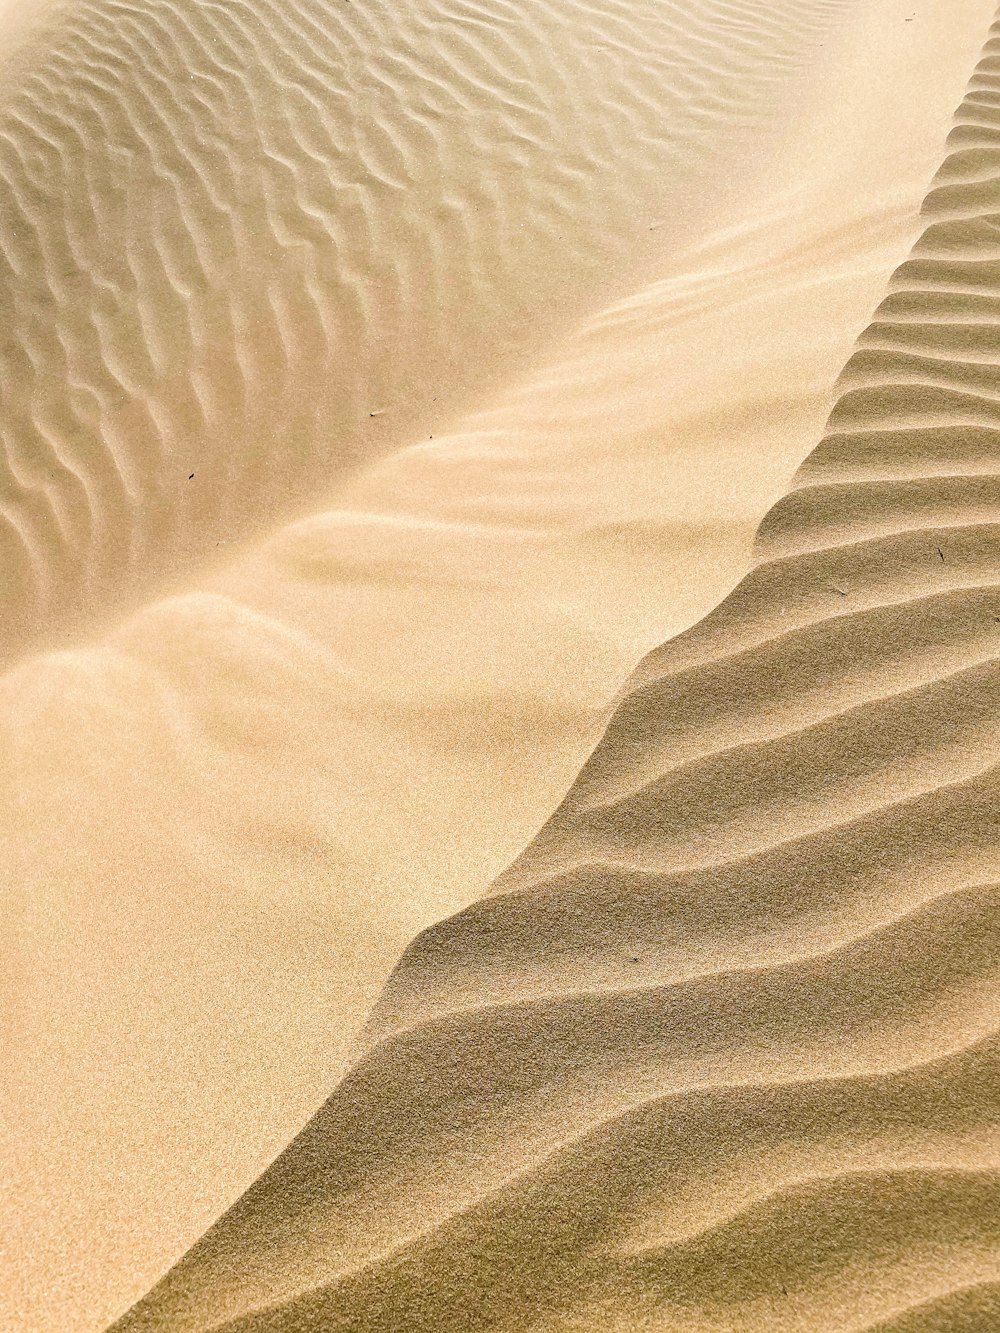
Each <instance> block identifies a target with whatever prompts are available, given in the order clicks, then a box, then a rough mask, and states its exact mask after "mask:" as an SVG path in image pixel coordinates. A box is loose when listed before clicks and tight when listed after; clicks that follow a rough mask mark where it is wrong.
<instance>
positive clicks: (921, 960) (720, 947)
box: [115, 22, 1000, 1333]
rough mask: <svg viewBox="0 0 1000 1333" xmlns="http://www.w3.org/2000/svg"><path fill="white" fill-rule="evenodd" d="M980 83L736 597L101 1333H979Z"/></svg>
mask: <svg viewBox="0 0 1000 1333" xmlns="http://www.w3.org/2000/svg"><path fill="white" fill-rule="evenodd" d="M998 47H1000V22H998V23H997V24H996V25H995V26H994V28H993V30H992V32H991V37H990V41H989V43H988V45H987V47H986V52H985V55H984V57H983V60H982V62H981V63H980V65H979V67H978V69H977V71H976V75H975V77H974V79H973V81H972V84H971V91H970V93H969V95H968V98H967V99H966V102H965V103H963V106H962V109H961V110H960V112H959V115H958V131H957V133H956V136H955V138H954V140H953V149H952V152H951V153H950V154H949V156H948V158H947V159H946V161H945V163H944V166H943V167H942V169H941V172H940V173H939V176H938V180H937V183H936V185H935V187H934V189H932V191H931V193H930V195H929V198H928V204H927V213H928V216H929V218H930V219H931V220H930V222H929V224H928V232H927V234H926V236H925V239H924V241H923V242H918V244H917V246H916V249H915V252H914V258H913V259H912V260H910V261H907V262H906V263H904V265H903V266H902V267H901V268H900V269H899V270H898V272H897V273H896V275H895V277H894V279H893V282H892V293H891V295H890V296H889V298H888V299H887V301H886V302H885V304H884V305H883V306H882V307H881V308H880V310H879V311H878V312H877V313H876V315H875V318H874V320H873V323H872V326H871V329H870V330H869V332H868V333H867V334H865V335H864V336H863V337H862V339H861V343H860V345H859V348H858V350H857V352H856V353H855V355H854V357H852V359H851V361H850V362H849V363H848V365H847V367H846V369H845V372H844V375H843V377H842V380H841V390H842V393H841V397H840V399H839V400H838V403H837V405H836V406H835V408H834V410H833V413H832V415H831V419H830V426H829V429H828V432H827V435H826V437H825V438H824V440H823V442H822V443H821V444H820V445H819V447H818V449H817V450H816V452H815V453H814V455H812V456H811V457H810V459H808V460H807V461H806V463H805V464H804V465H803V467H802V469H801V470H800V473H799V475H798V477H797V479H796V482H795V484H794V485H793V488H792V489H791V491H790V492H789V494H788V496H787V498H786V499H785V500H783V501H781V502H779V504H778V505H777V506H776V507H775V509H774V510H773V511H772V513H771V515H770V516H769V517H768V518H767V519H766V520H765V522H764V524H763V525H762V529H761V534H760V542H759V546H758V561H759V562H758V564H757V566H756V568H755V569H754V570H753V571H752V572H751V574H750V575H749V576H748V577H747V579H746V580H745V581H744V582H743V583H742V584H741V585H740V586H739V587H738V588H737V589H736V590H735V591H734V592H733V593H732V594H731V596H730V597H729V598H728V599H727V600H726V601H725V602H724V603H723V604H722V605H721V606H720V607H719V608H718V610H717V611H716V612H715V613H713V614H712V615H710V616H708V617H707V618H706V619H705V620H704V621H703V622H701V623H700V624H699V625H697V626H695V627H694V628H693V629H692V630H690V631H689V632H687V633H686V634H683V635H681V636H679V637H678V638H677V639H674V640H672V641H670V642H669V643H667V644H665V645H664V646H663V647H662V648H661V649H659V650H656V651H655V652H654V653H653V654H651V655H650V657H649V658H648V659H647V660H646V661H645V662H644V663H643V665H642V666H641V667H640V669H639V671H638V672H637V673H636V676H635V678H634V679H633V681H632V682H631V683H630V685H629V686H628V687H627V688H626V690H625V692H624V693H623V696H622V698H621V700H620V703H619V706H618V708H617V711H616V712H615V714H614V716H613V717H612V719H611V722H610V724H609V726H608V729H607V731H606V733H605V735H604V737H603V739H602V741H601V742H600V744H599V745H598V747H597V749H596V751H595V753H594V755H593V756H592V758H591V759H590V761H589V762H588V764H587V765H586V767H585V768H584V770H583V773H582V774H581V777H580V779H579V781H578V783H577V785H576V786H575V787H574V788H573V789H571V791H570V792H569V794H568V796H567V797H566V799H565V801H564V802H563V804H562V805H561V806H560V808H559V809H558V810H557V811H556V813H555V814H554V815H553V816H552V818H551V820H550V821H549V822H548V823H547V824H546V825H545V827H544V828H543V829H542V831H541V832H540V834H539V835H538V837H537V838H536V840H535V841H534V842H533V843H532V844H531V845H530V846H529V848H528V849H527V851H526V852H525V853H524V854H523V855H522V856H521V857H520V858H519V859H518V860H517V861H516V862H515V863H514V865H513V866H512V867H511V869H510V870H509V871H508V872H506V873H505V874H504V875H502V876H501V877H500V879H499V880H498V881H497V883H496V885H495V886H494V891H493V893H492V894H491V895H488V896H487V897H485V898H484V899H482V900H481V901H479V902H477V903H475V904H474V905H473V906H471V907H469V908H467V909H466V910H465V911H464V912H462V913H461V914H459V915H458V916H456V917H452V918H450V919H449V920H447V921H445V922H442V923H441V924H439V925H436V926H433V927H431V928H430V929H428V930H427V931H425V932H424V933H423V934H422V935H420V936H419V937H418V938H417V939H416V940H415V941H414V943H413V944H412V945H411V946H410V948H409V949H408V950H407V952H406V954H405V955H404V957H403V959H402V961H401V962H400V964H399V966H398V968H397V970H396V972H395V973H394V975H393V977H392V978H391V980H390V982H389V984H388V986H387V987H386V989H385V991H384V993H383V995H382V998H381V1000H380V1002H379V1004H378V1005H377V1006H376V1009H375V1011H374V1013H373V1016H372V1018H371V1021H370V1023H369V1026H368V1031H367V1035H366V1041H365V1045H364V1050H363V1053H362V1054H361V1055H360V1056H359V1058H358V1060H357V1062H356V1063H355V1065H354V1066H353V1068H352V1069H351V1071H350V1072H349V1074H348V1075H347V1077H346V1078H345V1080H344V1082H343V1083H342V1084H341V1085H340V1086H339V1087H338V1089H337V1090H336V1091H335V1092H334V1094H333V1096H332V1097H331V1098H330V1099H329V1101H328V1102H327V1103H326V1105H325V1106H324V1107H323V1109H322V1110H321V1111H320V1112H319V1113H318V1114H317V1116H316V1117H315V1118H314V1120H313V1121H312V1122H311V1123H310V1125H309V1126H307V1128H306V1129H305V1130H304V1131H303V1133H302V1134H301V1135H300V1136H299V1138H298V1139H297V1140H296V1141H295V1142H293V1144H292V1145H291V1146H290V1147H289V1148H288V1149H287V1150H286V1152H285V1153H284V1154H283V1155H282V1156H281V1157H280V1158H279V1159H278V1160H277V1161H276V1162H275V1164H274V1165H273V1166H272V1167H271V1168H270V1170H269V1171H268V1172H266V1173H265V1174H264V1176H263V1177H262V1178H261V1179H260V1180H259V1181H258V1182H257V1184H256V1185H255V1186H254V1187H253V1188H252V1189H251V1190H250V1191H249V1192H248V1193H247V1194H246V1195H245V1196H244V1197H243V1199H241V1201H240V1202H239V1203H238V1204H237V1205H236V1206H235V1208H233V1209H232V1210H231V1211H230V1212H229V1213H228V1214H227V1215H226V1216H225V1217H223V1219H222V1220H221V1221H220V1222H219V1223H218V1224H217V1225H216V1227H214V1228H213V1229H212V1230H211V1231H210V1232H209V1233H208V1234H207V1235H206V1236H205V1238H204V1239H203V1240H202V1241H201V1242H200V1243H199V1245H197V1246H196V1247H195V1248H194V1249H193V1250H192V1251H191V1252H190V1254H189V1255H188V1256H186V1258H185V1259H184V1260H182V1262H181V1263H180V1264H179V1265H178V1266H177V1267H176V1268H175V1269H174V1270H172V1272H171V1273H170V1274H169V1275H168V1276H167V1277H166V1278H165V1279H164V1280H163V1282H161V1283H160V1284H159V1285H158V1286H157V1287H156V1288H154V1290H153V1291H152V1292H151V1293H150V1295H149V1296H148V1297H147V1298H146V1299H145V1300H144V1301H142V1302H140V1304H139V1305H138V1306H137V1307H136V1308H135V1309H134V1310H133V1311H132V1312H131V1313H130V1314H129V1315H128V1316H126V1317H125V1318H124V1319H123V1320H122V1321H121V1322H120V1323H119V1324H118V1325H116V1326H115V1327H116V1328H121V1329H122V1330H140V1329H157V1328H170V1329H177V1330H207V1329H223V1328H224V1329H226V1330H230V1333H237V1330H239V1333H264V1331H265V1330H271V1331H273V1333H278V1331H279V1330H292V1329H294V1330H296V1331H297V1333H298V1331H299V1330H305V1329H357V1330H362V1329H364V1330H376V1329H385V1330H389V1329H393V1330H399V1329H407V1330H421V1329H426V1330H428V1331H429V1330H447V1329H454V1330H456V1333H458V1330H463V1333H464V1331H465V1330H469V1329H476V1328H510V1329H524V1328H534V1329H539V1330H541V1329H545V1330H553V1331H555V1330H563V1329H565V1330H568V1329H580V1328H601V1329H609V1330H625V1329H645V1328H649V1329H654V1328H657V1329H658V1328H670V1329H673V1330H678V1331H682V1333H723V1330H727V1331H731V1330H735V1329H740V1330H748V1329H757V1328H760V1329H767V1330H785V1329H787V1330H792V1329H801V1328H803V1327H808V1328H809V1329H811V1330H813V1329H814V1330H830V1331H831V1333H832V1331H833V1330H841V1329H855V1330H861V1329H871V1328H878V1329H893V1330H904V1329H905V1330H910V1329H913V1330H916V1329H937V1328H941V1329H943V1328H949V1329H951V1328H968V1329H970V1330H975V1331H976V1333H986V1330H988V1329H991V1328H992V1327H993V1326H994V1324H995V1322H996V1313H997V1285H996V1277H997V1271H998V1265H1000V1227H998V1224H997V1219H998V1218H1000V1171H998V1163H997V1152H998V1147H1000V1145H998V1139H997V1130H998V1128H1000V1102H998V1098H997V1086H998V1084H997V1078H996V1073H997V1070H996V1058H997V1047H996V1035H995V1034H996V1025H997V1018H998V1009H997V1002H998V999H1000V989H998V987H997V958H998V956H1000V953H998V949H997V943H998V941H997V935H996V932H997V923H998V920H1000V915H998V912H997V907H998V890H997V887H996V880H997V877H998V876H1000V823H998V814H997V812H998V809H1000V804H998V799H997V797H998V791H1000V770H998V768H997V766H996V764H995V761H994V756H995V753H996V741H997V723H998V718H997V714H996V693H997V691H996V684H997V681H996V657H997V645H998V644H1000V591H998V584H997V576H996V569H997V554H998V552H997V531H998V529H997V527H996V524H995V523H994V522H993V521H992V516H993V514H994V513H995V500H996V495H997V492H996V490H995V485H996V481H995V477H994V476H993V474H992V473H991V472H990V471H989V468H988V466H986V464H988V462H989V461H990V458H991V453H990V451H991V449H992V447H993V442H994V440H995V438H996V436H995V432H996V430H997V429H998V428H1000V406H998V403H1000V397H998V393H997V389H998V387H1000V386H998V384H997V381H996V366H995V364H994V362H993V361H992V360H991V359H990V343H989V339H988V336H987V335H986V334H985V333H982V331H979V332H976V333H975V334H970V332H969V328H970V326H972V325H974V324H975V323H976V319H975V318H974V316H975V315H977V314H981V313H982V307H981V306H979V305H977V304H976V302H977V301H981V300H982V299H984V298H987V297H989V296H990V293H991V292H992V291H994V290H995V289H996V285H997V282H998V280H1000V275H998V271H997V270H996V267H995V265H993V264H992V261H990V260H988V259H986V260H984V259H983V246H984V239H983V238H984V235H988V234H990V230H991V227H992V214H991V212H990V210H991V209H992V207H993V201H994V197H995V191H996V180H997V177H996V169H997V159H996V155H995V153H994V152H993V148H992V145H993V143H994V142H996V140H997V136H1000V103H998V102H997V101H996V99H995V98H994V97H993V94H994V93H995V92H996V91H1000V71H998V63H997V57H996V55H995V54H994V52H995V50H996V49H997V48H998ZM986 94H989V96H986ZM969 127H974V130H975V134H974V135H972V136H970V134H969V132H968V130H969ZM970 139H971V140H972V141H973V143H974V147H972V148H970V146H969V144H970ZM956 191H961V193H960V194H956ZM942 212H947V215H948V218H949V228H948V231H947V233H946V234H943V233H942V232H941V231H940V230H938V228H939V225H940V222H939V219H940V217H941V214H942ZM942 248H944V249H945V250H946V252H947V253H946V254H945V255H944V257H941V256H940V255H937V256H936V257H933V258H930V257H928V254H929V252H930V251H940V250H941V249H942ZM942 291H944V292H947V293H948V299H949V302H951V304H949V306H948V309H949V310H950V311H951V312H952V314H953V315H955V316H956V319H955V320H954V321H953V325H954V326H953V327H951V326H949V327H950V333H951V335H954V334H956V333H958V336H957V337H954V336H952V337H951V341H950V342H949V344H948V347H947V354H946V355H935V356H927V355H926V354H925V349H926V346H927V343H928V341H929V340H931V341H932V340H933V339H935V338H939V337H940V334H939V323H940V321H939V320H937V319H931V320H929V321H928V320H927V319H926V318H925V316H926V314H927V312H928V311H935V310H937V311H939V310H940V308H941V307H940V306H935V305H934V302H935V301H936V300H937V298H938V296H939V294H940V293H941V292H942ZM925 297H926V298H927V305H924V304H923V302H924V299H925ZM966 297H969V298H971V301H970V306H969V309H968V311H964V310H963V307H962V302H963V301H964V300H965V299H966ZM903 308H905V309H906V311H907V318H906V319H905V320H902V321H901V320H898V319H896V318H895V317H896V316H897V315H898V313H899V311H900V309H903ZM890 316H891V317H892V318H891V320H890V319H889V317H890ZM887 320H889V322H891V323H892V332H891V337H887V335H886V333H885V325H886V322H887ZM928 325H930V327H928ZM910 334H912V341H910V339H909V335H910ZM884 342H890V343H891V347H890V346H884V345H883V343H884ZM994 360H995V354H994ZM956 459H957V460H964V461H965V462H966V463H972V464H973V465H974V466H975V468H976V469H977V470H979V472H980V475H976V476H974V477H970V476H968V475H959V474H960V472H961V469H960V468H956V469H955V471H954V472H952V471H951V469H952V467H953V466H954V464H953V461H952V460H956ZM897 472H898V473H899V475H898V476H897V475H896V474H897ZM831 476H833V477H835V478H836V481H835V482H831Z"/></svg>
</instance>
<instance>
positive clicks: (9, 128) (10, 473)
mask: <svg viewBox="0 0 1000 1333" xmlns="http://www.w3.org/2000/svg"><path fill="white" fill-rule="evenodd" d="M849 3H850V0H823V3H820V4H817V3H815V2H814V0H813V2H811V3H810V2H809V0H783V2H782V3H780V4H773V5H765V6H764V7H763V9H762V10H760V12H756V11H755V10H753V9H752V8H750V7H747V6H746V5H745V4H742V3H739V2H738V0H699V3H698V4H697V5H694V6H691V5H687V4H678V3H673V2H671V3H665V4H657V5H646V6H640V7H638V8H637V7H636V6H635V5H632V4H627V3H622V0H595V3H587V4H584V5H582V6H579V5H574V6H565V5H560V4H553V3H551V0H523V2H522V0H496V2H495V3H494V0H485V2H484V3H478V2H477V3H466V2H465V0H416V2H415V3H408V4H406V5H394V6H391V7H389V8H386V7H385V6H380V5H370V4H354V3H338V4H334V3H328V2H327V0H296V3H293V4H279V3H272V0H247V2H244V0H241V2H240V3H234V4H226V5H223V6H219V5H211V4H195V3H188V2H186V0H170V3H165V4H159V3H157V4H153V3H147V2H146V0H82V2H81V3H62V2H59V3H55V4H49V3H45V4H39V5H38V6H37V7H33V6H31V5H30V4H29V5H27V6H25V5H22V7H21V15H20V18H19V21H18V24H17V29H16V30H17V40H16V41H14V40H13V39H12V41H11V49H10V50H9V51H8V52H7V53H6V54H5V57H4V62H3V63H4V68H3V85H2V89H0V182H2V186H3V189H2V195H3V203H2V206H0V256H2V259H0V264H2V269H0V278H2V281H0V320H2V322H3V327H4V338H3V343H2V346H0V393H2V402H3V407H2V414H0V436H2V439H3V442H4V447H3V456H2V467H3V476H2V483H0V484H2V527H0V534H2V541H3V548H2V550H3V561H4V568H5V574H6V577H5V592H4V602H3V611H4V621H5V628H6V634H5V636H4V644H3V652H4V657H5V659H6V660H7V661H9V660H11V659H12V658H16V657H17V656H18V655H20V654H21V653H23V652H24V651H26V650H28V649H32V648H37V647H50V646H54V645H56V646H64V645H66V644H72V643H74V642H75V641H76V640H77V639H78V637H79V635H80V634H81V633H86V632H88V631H91V630H93V628H94V627H95V626H98V627H100V626H103V625H106V624H112V623H114V622H115V621H116V620H117V619H119V618H120V616H121V614H122V613H123V612H124V611H128V610H129V609H131V608H132V607H134V606H135V605H137V604H139V603H140V602H141V601H142V600H144V598H145V597H147V596H149V595H150V594H151V593H152V592H156V591H161V590H163V589H164V588H169V587H171V586H172V584H173V583H174V582H176V580H177V579H179V578H181V577H182V576H183V574H184V572H185V570H187V569H189V568H190V567H191V566H192V564H195V563H199V562H203V561H204V560H205V559H206V558H209V557H212V556H213V555H215V554H216V553H217V552H218V550H219V548H220V547H222V548H225V547H226V546H228V545H230V544H231V543H233V542H235V541H238V540H241V539H242V538H244V537H246V536H247V535H248V534H249V533H252V532H254V531H259V530H260V529H261V527H262V526H266V523H267V521H268V519H269V518H271V519H275V518H279V517H281V516H287V515H288V514H290V513H295V512H298V511H302V510H303V509H305V510H308V508H309V506H310V501H311V499H312V497H314V495H315V493H316V488H317V486H319V485H322V486H323V487H324V488H325V489H329V487H330V485H331V483H332V478H333V477H335V475H336V474H337V472H338V471H341V472H342V471H343V470H344V469H346V468H348V467H350V466H351V465H356V464H357V463H358V462H359V461H361V460H365V459H368V458H371V457H373V456H375V455H376V454H378V453H384V452H386V451H387V450H389V449H391V448H393V447H397V446H399V445H400V444H402V443H407V442H409V441H411V440H413V439H419V438H421V437H423V438H426V436H427V435H428V433H430V434H434V433H435V432H436V430H439V429H440V428H442V427H443V426H444V424H446V423H447V422H448V421H449V420H450V419H452V418H453V417H454V415H455V413H456V411H457V410H458V407H459V406H460V405H466V404H468V402H469V401H470V400H471V396H472V395H473V394H474V392H476V391H477V390H482V388H483V387H484V386H485V385H488V384H489V383H491V382H494V381H495V380H496V379H497V377H499V376H501V375H502V374H503V373H504V372H509V370H510V368H511V366H512V365H516V364H523V362H524V358H525V357H527V356H530V355H531V354H532V352H533V351H534V350H535V349H537V348H538V347H539V346H542V345H544V340H545V339H546V337H548V336H550V335H551V333H552V331H553V330H558V329H559V328H562V327H566V326H567V325H568V324H570V323H572V321H573V319H574V318H578V317H579V316H580V315H581V314H583V313H585V312H586V311H588V310H592V309H595V308H599V307H600V305H601V304H602V303H603V301H604V300H605V299H607V296H608V294H609V293H614V292H617V291H618V290H620V289H621V285H622V283H623V282H624V281H626V280H627V277H626V275H629V276H631V277H632V278H636V277H638V276H640V275H642V274H643V273H644V272H653V271H655V267H656V264H657V263H658V261H659V257H661V256H662V255H663V254H664V253H665V252H666V251H667V248H668V247H669V246H671V245H675V244H677V242H678V240H679V239H681V238H683V237H684V236H685V235H689V234H690V231H691V228H692V226H693V225H694V224H695V223H698V222H703V221H704V219H705V217H706V216H707V215H710V214H711V212H712V210H713V209H717V208H718V207H719V203H720V197H722V198H724V195H725V185H724V184H722V186H721V192H720V191H717V190H715V189H712V190H704V191H686V190H685V189H684V188H683V184H684V180H685V179H690V178H691V177H692V175H693V176H697V177H699V178H701V179H704V178H705V167H706V163H708V162H716V163H722V162H725V163H727V164H728V165H729V166H730V167H732V166H733V165H735V164H736V163H738V162H739V160H740V157H741V155H744V154H745V153H746V152H747V149H748V146H749V145H751V144H753V146H754V149H755V151H756V152H757V153H760V152H761V151H762V147H763V145H764V144H766V142H767V141H768V137H769V136H770V138H771V139H774V138H775V137H776V136H777V135H778V134H779V133H780V131H781V122H780V119H778V118H776V117H775V115H774V111H773V108H774V101H775V98H774V89H775V87H776V86H777V85H782V86H786V87H787V86H792V85H794V84H795V82H796V80H801V79H802V78H803V77H804V76H805V74H806V73H807V71H808V69H809V67H810V64H811V63H815V57H816V56H817V55H820V56H821V55H822V51H821V50H820V46H821V44H822V42H823V40H824V38H825V37H828V36H829V35H830V32H831V29H832V26H833V25H834V23H835V22H836V20H837V19H838V18H839V17H840V16H841V15H842V13H843V11H844V10H845V8H847V7H849ZM25 11H26V12H25ZM720 127H725V132H724V133H720V132H719V130H720ZM622 143H626V144H627V145H628V148H627V151H622V149H621V147H620V145H621V144H622ZM740 174H741V176H743V175H744V173H742V172H741V173H740ZM723 180H724V177H723ZM470 346H475V348H476V349H477V351H476V355H475V357H470V356H468V354H467V349H468V348H469V347H470Z"/></svg>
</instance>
